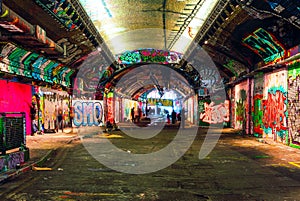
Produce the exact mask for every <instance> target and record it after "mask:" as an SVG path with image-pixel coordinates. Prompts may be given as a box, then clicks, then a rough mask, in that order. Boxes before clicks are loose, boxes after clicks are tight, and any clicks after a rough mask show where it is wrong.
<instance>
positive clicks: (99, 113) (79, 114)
mask: <svg viewBox="0 0 300 201" xmlns="http://www.w3.org/2000/svg"><path fill="white" fill-rule="evenodd" d="M72 105H73V108H74V118H73V125H74V126H76V127H79V126H98V125H99V124H100V122H101V121H102V122H103V101H100V100H73V102H72Z"/></svg>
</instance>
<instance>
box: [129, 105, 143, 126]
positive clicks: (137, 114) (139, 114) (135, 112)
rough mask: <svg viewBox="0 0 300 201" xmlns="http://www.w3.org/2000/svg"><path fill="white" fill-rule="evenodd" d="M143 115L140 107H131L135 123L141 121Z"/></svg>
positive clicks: (132, 119) (131, 114)
mask: <svg viewBox="0 0 300 201" xmlns="http://www.w3.org/2000/svg"><path fill="white" fill-rule="evenodd" d="M142 115H143V114H142V110H141V108H139V107H138V108H137V110H135V109H134V107H132V108H131V112H130V116H131V121H132V122H133V123H135V122H136V123H138V122H140V120H141V117H142Z"/></svg>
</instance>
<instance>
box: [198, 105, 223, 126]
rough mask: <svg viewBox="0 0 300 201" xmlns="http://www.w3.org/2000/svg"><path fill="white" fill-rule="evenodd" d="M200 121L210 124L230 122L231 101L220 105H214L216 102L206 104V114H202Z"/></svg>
mask: <svg viewBox="0 0 300 201" xmlns="http://www.w3.org/2000/svg"><path fill="white" fill-rule="evenodd" d="M200 119H201V120H202V121H203V122H207V123H210V124H217V123H223V122H229V101H228V100H226V101H225V103H221V104H219V105H214V102H211V103H210V104H208V103H204V112H203V113H201V114H200Z"/></svg>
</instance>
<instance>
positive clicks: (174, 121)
mask: <svg viewBox="0 0 300 201" xmlns="http://www.w3.org/2000/svg"><path fill="white" fill-rule="evenodd" d="M171 116H172V124H175V123H176V112H175V111H174V110H173V111H172V114H171Z"/></svg>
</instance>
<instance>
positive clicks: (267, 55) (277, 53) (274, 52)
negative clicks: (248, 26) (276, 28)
mask: <svg viewBox="0 0 300 201" xmlns="http://www.w3.org/2000/svg"><path fill="white" fill-rule="evenodd" d="M243 42H244V43H245V45H246V46H248V47H249V48H250V49H251V50H252V51H254V52H255V53H256V54H258V55H260V56H261V57H262V58H263V60H264V61H265V62H272V61H274V60H276V59H279V58H281V56H283V55H284V53H285V50H284V48H283V47H282V46H281V45H280V43H279V42H277V40H276V38H275V37H273V36H272V35H271V34H270V33H268V32H267V31H266V30H264V29H262V28H259V29H257V30H256V31H254V32H253V34H251V35H249V36H248V37H246V38H245V39H243Z"/></svg>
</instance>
